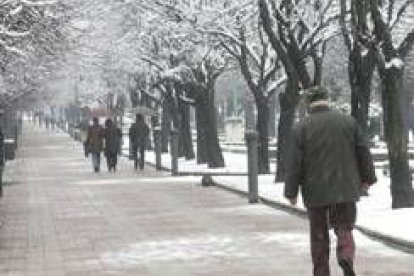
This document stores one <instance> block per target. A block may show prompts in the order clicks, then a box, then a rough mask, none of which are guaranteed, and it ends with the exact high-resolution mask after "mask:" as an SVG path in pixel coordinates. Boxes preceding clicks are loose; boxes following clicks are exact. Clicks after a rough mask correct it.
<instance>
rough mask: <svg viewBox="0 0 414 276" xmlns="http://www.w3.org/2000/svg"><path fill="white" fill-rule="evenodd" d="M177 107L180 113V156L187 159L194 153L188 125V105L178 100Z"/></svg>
mask: <svg viewBox="0 0 414 276" xmlns="http://www.w3.org/2000/svg"><path fill="white" fill-rule="evenodd" d="M179 109H180V113H181V131H180V133H181V135H180V136H181V137H180V138H181V139H180V156H184V157H185V159H187V160H190V159H194V157H195V154H194V148H193V141H192V135H191V126H190V106H189V105H188V104H185V103H182V102H180V104H179Z"/></svg>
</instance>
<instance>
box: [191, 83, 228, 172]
mask: <svg viewBox="0 0 414 276" xmlns="http://www.w3.org/2000/svg"><path fill="white" fill-rule="evenodd" d="M199 89H200V90H203V91H199V93H198V97H197V100H196V117H197V162H198V163H207V164H208V166H209V167H210V168H218V167H224V158H223V153H222V151H221V147H220V144H219V140H218V132H217V120H216V109H215V107H214V88H210V89H209V90H210V91H207V89H205V88H199Z"/></svg>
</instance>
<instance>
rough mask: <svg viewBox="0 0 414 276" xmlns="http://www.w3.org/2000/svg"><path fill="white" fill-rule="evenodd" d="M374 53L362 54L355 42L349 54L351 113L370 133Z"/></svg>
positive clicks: (362, 127) (363, 128)
mask: <svg viewBox="0 0 414 276" xmlns="http://www.w3.org/2000/svg"><path fill="white" fill-rule="evenodd" d="M374 59H375V57H374V53H372V51H370V52H369V53H368V54H367V55H366V56H362V55H361V49H360V47H359V46H358V45H357V44H355V45H354V48H353V50H352V51H351V53H350V55H349V65H348V74H349V80H350V85H351V115H352V116H353V117H354V118H355V120H356V121H357V123H358V125H359V126H360V128H361V129H362V131H363V132H364V133H365V134H367V133H368V116H369V104H370V101H371V86H372V75H373V73H374V69H375V60H374Z"/></svg>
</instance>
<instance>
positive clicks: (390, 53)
mask: <svg viewBox="0 0 414 276" xmlns="http://www.w3.org/2000/svg"><path fill="white" fill-rule="evenodd" d="M413 3H414V1H412V0H402V1H395V0H388V1H379V0H367V1H366V3H365V4H366V5H369V11H370V15H371V18H372V24H373V36H370V34H369V33H368V34H367V33H363V35H362V37H361V42H363V43H365V44H366V45H370V46H372V47H374V49H375V58H376V63H377V66H378V71H379V75H380V78H381V90H382V91H381V92H382V105H383V114H384V131H385V139H386V142H387V146H388V157H389V162H390V172H391V195H392V199H393V200H392V207H393V208H401V207H413V206H414V190H413V187H412V182H411V180H412V179H411V173H410V169H409V165H408V125H407V122H408V120H407V117H406V116H407V115H408V114H407V111H408V110H409V102H410V101H409V97H408V95H405V94H404V93H403V92H404V90H403V89H402V88H403V87H402V84H403V82H402V81H403V74H404V62H405V60H406V58H407V56H408V55H409V53H410V52H411V50H412V49H413V46H414V28H413V27H412V24H413V23H414V20H413V19H414V5H413Z"/></svg>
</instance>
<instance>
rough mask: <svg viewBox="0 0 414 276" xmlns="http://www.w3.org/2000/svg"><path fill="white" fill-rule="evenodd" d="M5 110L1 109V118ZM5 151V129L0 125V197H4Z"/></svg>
mask: <svg viewBox="0 0 414 276" xmlns="http://www.w3.org/2000/svg"><path fill="white" fill-rule="evenodd" d="M3 113H4V110H2V109H0V118H1V117H2V115H3ZM5 163H6V162H5V150H4V135H3V129H2V127H1V125H0V197H2V196H3V170H4V165H5Z"/></svg>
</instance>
